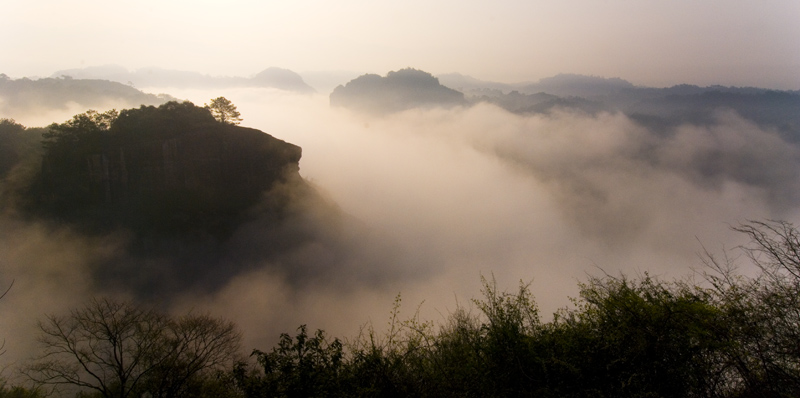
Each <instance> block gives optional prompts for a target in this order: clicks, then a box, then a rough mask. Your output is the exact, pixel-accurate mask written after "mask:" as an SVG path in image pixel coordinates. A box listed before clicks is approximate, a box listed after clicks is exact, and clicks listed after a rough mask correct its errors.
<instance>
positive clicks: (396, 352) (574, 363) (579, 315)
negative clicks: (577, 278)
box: [0, 222, 800, 397]
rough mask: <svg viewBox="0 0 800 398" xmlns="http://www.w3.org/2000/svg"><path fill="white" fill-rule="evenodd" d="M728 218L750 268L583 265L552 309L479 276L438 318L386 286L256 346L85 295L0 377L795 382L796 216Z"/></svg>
mask: <svg viewBox="0 0 800 398" xmlns="http://www.w3.org/2000/svg"><path fill="white" fill-rule="evenodd" d="M737 230H738V231H740V232H742V233H744V234H746V235H747V236H749V237H750V239H751V245H749V246H747V247H743V248H741V250H742V251H743V253H744V255H745V257H746V258H748V259H749V260H751V262H752V265H755V266H756V267H757V269H758V270H759V272H758V273H757V274H756V275H755V276H752V277H746V276H744V275H743V273H739V272H737V271H736V264H734V263H733V262H731V261H728V260H727V257H726V259H718V258H717V257H715V256H714V255H712V254H708V253H707V254H706V257H705V259H706V268H705V272H704V273H702V274H701V275H702V276H703V278H702V279H701V280H697V281H696V280H692V279H688V280H682V281H670V282H667V281H661V280H658V279H655V278H652V277H650V276H648V275H646V274H645V275H644V276H642V277H638V278H628V277H625V276H620V277H614V276H611V275H606V276H602V277H594V278H590V279H589V280H588V281H587V282H586V283H583V284H581V285H580V295H579V297H577V298H575V299H574V300H573V301H574V302H573V305H572V306H570V307H569V308H564V309H562V310H560V311H558V312H557V313H556V314H554V317H553V319H552V320H550V321H548V322H543V321H542V318H541V316H540V314H539V311H538V309H537V306H536V303H535V301H534V298H533V293H532V292H531V291H530V289H529V286H528V285H526V284H524V283H521V284H520V287H519V290H518V291H516V292H510V293H509V292H500V291H498V290H497V287H496V285H495V283H494V281H493V280H492V279H484V280H483V286H484V288H483V298H481V299H476V300H474V301H473V305H474V306H473V307H472V308H475V309H477V311H476V312H473V311H472V310H471V309H468V308H459V309H457V310H456V311H454V312H453V313H451V314H450V315H449V316H448V317H447V319H446V321H445V322H444V323H443V324H438V325H436V324H434V323H433V322H431V321H424V320H421V319H419V317H418V316H414V317H411V318H409V319H407V320H401V319H400V317H399V309H400V296H398V298H397V300H396V302H395V307H394V309H393V311H392V312H391V314H390V316H391V318H390V322H389V329H388V330H387V331H386V332H385V333H379V332H376V331H375V330H374V329H373V327H372V326H369V325H368V326H366V327H364V328H363V329H362V333H361V335H360V336H358V337H357V338H355V339H352V340H346V341H343V340H340V339H337V338H335V339H330V338H328V337H327V336H326V335H325V333H324V332H323V331H321V330H319V331H316V332H315V333H310V332H309V331H308V330H307V328H306V327H305V326H300V327H299V328H298V329H297V332H296V334H294V336H292V335H290V334H283V335H282V336H281V338H280V341H279V343H278V345H277V346H275V347H273V348H272V349H271V350H268V351H262V350H254V351H253V353H252V356H251V357H252V358H253V359H254V360H255V361H254V362H247V361H234V360H233V359H234V356H232V354H231V350H232V349H234V348H235V347H237V345H238V338H239V337H238V332H236V330H235V327H234V325H232V324H230V323H228V322H225V321H222V320H217V319H214V318H210V317H203V316H201V317H197V316H188V317H182V318H170V317H165V316H163V315H160V314H158V313H156V312H152V311H150V310H145V309H142V308H141V307H136V306H133V305H131V304H127V303H117V302H114V301H108V300H93V301H91V302H89V303H88V304H87V305H86V307H84V308H81V309H77V310H74V311H72V312H71V313H70V314H68V315H66V316H50V317H48V318H47V319H46V320H45V321H44V322H43V323H42V324H41V330H42V338H41V339H40V341H41V342H42V344H43V348H42V350H43V351H42V352H41V353H39V354H37V355H35V357H36V359H35V360H34V361H33V362H31V365H29V366H28V367H26V368H25V369H26V374H28V375H29V376H30V377H31V379H32V380H34V381H37V382H38V383H37V384H32V385H31V386H30V387H28V388H24V387H19V386H16V387H10V386H2V390H1V392H0V396H2V397H6V396H9V397H10V396H15V397H27V396H34V397H35V396H41V395H42V394H44V393H47V392H50V391H51V390H49V389H48V388H47V387H48V386H52V385H54V384H68V385H72V386H73V387H79V391H80V396H82V397H88V396H98V397H99V396H103V397H119V396H134V395H135V396H139V395H140V394H142V393H145V392H146V393H147V394H150V395H148V396H164V397H194V396H217V397H312V396H313V397H321V396H329V397H361V396H381V397H411V396H414V397H424V396H436V397H442V396H445V397H446V396H454V397H470V396H474V397H527V396H530V397H795V396H798V394H800V345H798V342H800V328H799V326H800V232H798V231H797V229H796V228H795V227H794V226H792V225H791V224H788V223H785V222H753V223H749V224H745V225H742V226H740V227H738V228H737ZM104 325H105V326H104ZM119 336H122V337H121V338H122V340H120V339H119V338H117V337H119ZM197 336H203V337H197ZM151 337H152V338H151ZM162 339H164V340H162ZM187 339H188V341H191V342H192V343H190V344H187V343H186V341H187ZM198 342H200V343H202V344H197V343H198ZM208 342H219V343H220V345H216V343H213V344H209V343H208ZM81 347H83V348H81ZM204 349H210V351H206V350H204ZM87 350H88V351H87ZM115 350H116V351H115ZM206 352H211V353H213V354H214V355H210V356H203V355H200V354H202V353H206ZM114 353H117V354H119V355H122V356H124V357H127V358H141V362H140V363H141V366H139V362H137V365H135V366H133V367H131V368H130V372H127V373H126V372H114V371H113V370H114V369H115V367H120V366H122V365H121V364H122V363H123V362H117V361H115V360H112V361H106V359H108V358H112V359H113V358H114V357H115V355H117V354H114ZM87 355H88V356H87ZM192 358H202V360H201V362H202V365H198V366H194V367H192V366H190V365H192V364H196V362H195V361H193V360H192ZM145 365H147V366H145ZM126 369H127V368H126ZM90 370H94V372H92V373H87V372H90ZM48 372H49V373H48ZM53 372H55V376H54V373H53ZM104 372H105V373H104ZM131 375H136V377H131ZM175 375H189V376H187V377H186V378H181V377H178V378H176V377H175ZM121 376H122V377H123V378H122V379H121V378H120V377H121ZM87 380H88V381H87ZM175 383H177V384H175ZM168 387H170V388H172V389H169V388H168ZM62 391H64V390H62ZM72 391H73V392H74V390H72Z"/></svg>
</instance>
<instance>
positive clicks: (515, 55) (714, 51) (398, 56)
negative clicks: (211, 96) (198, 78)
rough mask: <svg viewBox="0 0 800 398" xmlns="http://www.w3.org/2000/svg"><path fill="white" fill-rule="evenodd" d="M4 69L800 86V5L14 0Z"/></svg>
mask: <svg viewBox="0 0 800 398" xmlns="http://www.w3.org/2000/svg"><path fill="white" fill-rule="evenodd" d="M3 13H4V15H5V18H4V22H3V24H2V26H0V34H2V37H4V45H3V57H2V60H0V73H5V74H7V75H9V76H11V77H23V76H42V77H44V76H49V75H50V74H52V73H53V72H55V71H57V70H60V69H70V68H79V67H85V66H98V65H106V64H116V65H121V66H123V67H126V68H131V69H135V68H141V67H149V66H158V67H162V68H167V69H180V70H190V71H196V72H200V73H204V74H210V75H228V76H231V75H236V76H249V75H252V74H255V73H257V72H259V71H261V70H263V69H265V68H267V67H270V66H277V67H282V68H288V69H291V70H294V71H296V72H299V73H302V72H306V71H322V70H344V71H352V72H355V73H358V74H360V73H366V72H370V73H378V74H384V73H386V72H387V71H389V70H396V69H399V68H403V67H408V66H411V67H415V68H419V69H422V70H426V71H429V72H431V73H433V74H441V73H451V72H459V73H462V74H466V75H470V76H474V77H477V78H480V79H484V80H494V81H500V82H509V83H510V82H521V81H535V80H538V79H540V78H544V77H548V76H552V75H555V74H557V73H579V74H586V75H595V76H604V77H621V78H624V79H627V80H629V81H631V82H633V83H634V84H637V85H650V86H670V85H675V84H681V83H689V84H699V85H712V84H721V85H735V86H758V87H765V88H777V89H800V51H797V49H798V48H800V24H798V23H797V21H798V15H800V3H798V2H796V1H793V0H765V1H758V2H753V1H743V0H734V1H728V0H712V1H702V2H698V1H688V0H679V1H636V2H628V1H616V0H615V1H591V0H574V1H555V0H545V1H498V2H485V1H417V0H411V1H404V2H373V1H352V0H348V1H337V2H327V1H292V2H288V1H283V2H272V1H270V2H266V1H229V2H224V3H220V2H211V1H167V2H164V1H152V0H146V1H136V2H133V1H121V2H105V1H87V0H83V1H70V2H63V1H38V0H34V1H18V0H12V1H10V2H5V3H4V5H3Z"/></svg>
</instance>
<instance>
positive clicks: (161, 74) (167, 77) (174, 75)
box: [53, 65, 315, 94]
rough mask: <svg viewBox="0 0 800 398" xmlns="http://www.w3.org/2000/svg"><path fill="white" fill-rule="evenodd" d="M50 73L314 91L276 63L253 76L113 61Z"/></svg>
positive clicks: (145, 83)
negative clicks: (134, 67)
mask: <svg viewBox="0 0 800 398" xmlns="http://www.w3.org/2000/svg"><path fill="white" fill-rule="evenodd" d="M53 76H54V77H58V76H72V77H73V78H76V79H106V80H111V81H115V82H120V83H125V84H127V83H131V84H134V85H136V86H137V87H176V88H230V87H268V88H277V89H280V90H284V91H289V92H296V93H301V94H310V93H313V92H315V90H314V88H313V87H311V86H309V85H308V84H307V83H306V82H305V81H304V80H303V78H302V76H300V75H299V74H297V73H295V72H294V71H291V70H289V69H284V68H277V67H269V68H266V69H264V70H262V71H261V72H259V73H257V74H256V75H255V76H252V77H237V76H209V75H204V74H201V73H198V72H189V71H182V70H170V69H162V68H155V67H151V68H140V69H137V70H132V71H129V70H127V69H125V68H123V67H121V66H116V65H106V66H95V67H87V68H81V69H65V70H60V71H57V72H55V73H54V74H53Z"/></svg>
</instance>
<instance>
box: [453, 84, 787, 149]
mask: <svg viewBox="0 0 800 398" xmlns="http://www.w3.org/2000/svg"><path fill="white" fill-rule="evenodd" d="M445 76H446V77H445V78H446V79H447V80H448V81H449V82H450V83H451V84H459V86H458V87H464V90H465V93H466V94H468V95H467V99H468V100H469V101H470V102H472V103H478V102H485V103H491V104H494V105H497V106H499V107H501V108H503V109H506V110H508V111H509V112H513V113H518V114H538V113H549V112H551V111H552V110H554V109H573V110H580V111H583V112H587V113H589V114H596V113H597V112H622V113H624V114H626V115H628V116H629V117H630V118H632V119H633V120H635V121H636V122H638V123H640V124H643V125H645V126H647V127H649V128H652V129H655V130H656V131H667V130H668V129H671V128H674V127H676V126H679V125H681V124H711V123H715V122H716V120H717V116H718V111H721V110H723V111H724V110H732V111H735V112H736V113H737V114H738V115H740V116H742V117H744V118H745V119H747V120H750V121H752V122H753V123H756V124H758V125H759V126H762V127H764V128H768V129H774V130H776V131H778V132H779V133H780V134H781V135H782V136H783V137H784V138H785V139H787V140H789V141H791V142H800V92H798V91H775V90H767V89H760V88H754V87H724V86H709V87H700V86H695V85H688V84H680V85H676V86H672V87H667V88H653V87H639V86H634V85H633V84H631V83H630V82H628V81H626V80H622V79H619V78H612V79H607V78H602V77H595V76H582V75H573V74H562V75H557V76H553V77H550V78H545V79H541V80H539V81H538V82H537V83H531V84H502V83H494V82H485V81H481V80H478V79H474V78H471V77H469V76H462V75H457V74H450V75H445ZM508 90H511V91H508Z"/></svg>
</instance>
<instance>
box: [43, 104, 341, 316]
mask: <svg viewBox="0 0 800 398" xmlns="http://www.w3.org/2000/svg"><path fill="white" fill-rule="evenodd" d="M44 144H45V146H44V155H43V156H42V169H41V172H40V173H39V175H38V177H37V182H36V183H34V184H33V185H32V187H31V188H30V190H29V192H28V193H27V199H28V202H29V205H28V210H29V212H28V213H29V215H30V216H33V217H35V218H38V219H42V220H46V221H47V223H46V224H47V225H53V224H55V225H58V226H61V225H63V224H66V225H69V227H70V230H71V231H76V232H77V233H80V234H82V235H85V236H88V237H92V238H94V237H105V236H111V235H108V234H109V233H113V234H114V235H113V236H114V239H112V240H114V242H115V243H114V246H113V250H112V249H109V250H108V251H103V250H102V249H101V248H98V250H100V251H103V253H105V254H103V255H99V256H97V258H96V259H95V260H93V261H94V262H92V263H91V264H89V268H90V269H91V270H92V272H93V280H94V281H96V283H97V285H98V287H99V288H100V289H110V290H113V291H126V292H130V293H132V294H133V295H135V296H137V297H141V298H149V299H157V300H160V301H163V302H167V301H169V300H170V299H171V298H172V297H177V296H179V295H180V294H181V293H182V292H186V291H189V290H191V291H194V292H197V291H213V290H214V289H217V288H219V287H221V286H224V284H225V283H226V282H227V281H228V280H229V279H230V278H232V277H234V276H236V275H238V274H239V273H241V272H243V271H245V270H247V269H250V268H251V267H254V266H263V265H264V264H275V266H276V267H281V270H282V271H285V272H286V273H287V274H291V273H293V272H296V273H302V272H306V271H305V268H303V267H308V266H309V265H308V264H304V263H303V262H302V261H301V259H302V258H304V257H302V256H298V255H297V254H296V253H297V252H298V251H301V250H302V248H303V247H305V245H308V244H311V243H310V242H315V241H316V240H318V239H324V237H325V236H326V235H324V232H323V231H321V230H320V229H319V228H318V225H320V224H321V222H318V221H315V220H316V219H318V218H320V217H326V222H327V220H330V219H336V217H338V214H339V213H338V210H337V209H335V208H334V207H330V206H328V207H326V206H327V205H324V204H321V203H323V201H322V200H320V199H321V198H320V197H319V195H318V194H317V193H316V191H314V190H313V189H312V188H311V187H310V186H309V185H308V184H306V183H305V181H304V180H303V179H302V178H301V177H300V175H299V161H300V156H301V149H300V147H298V146H296V145H293V144H290V143H287V142H284V141H282V140H280V139H277V138H275V137H272V136H270V135H268V134H266V133H264V132H261V131H259V130H255V129H250V128H245V127H239V126H234V125H229V124H224V123H220V122H217V121H216V120H215V119H214V118H213V117H211V115H210V113H209V112H208V110H206V109H204V108H200V107H196V106H194V105H192V104H191V103H176V102H170V103H167V104H164V105H162V106H160V107H157V108H156V107H152V106H151V107H141V108H139V109H130V110H124V111H121V112H120V113H119V115H118V116H117V115H116V114H113V113H112V114H109V113H106V114H97V113H92V112H87V113H86V114H82V115H76V116H75V118H73V120H71V121H68V122H66V123H63V124H59V125H51V126H50V127H49V133H47V134H45V140H44ZM315 201H317V202H315ZM312 208H313V209H314V210H310V209H312ZM315 212H316V213H315ZM316 214H322V216H319V215H316ZM315 217H316V218H315ZM120 232H121V233H120ZM320 234H322V235H320ZM320 236H322V238H320ZM117 237H120V238H119V239H117Z"/></svg>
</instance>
